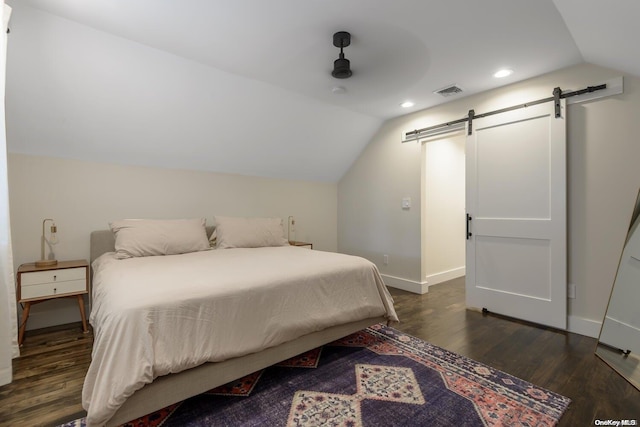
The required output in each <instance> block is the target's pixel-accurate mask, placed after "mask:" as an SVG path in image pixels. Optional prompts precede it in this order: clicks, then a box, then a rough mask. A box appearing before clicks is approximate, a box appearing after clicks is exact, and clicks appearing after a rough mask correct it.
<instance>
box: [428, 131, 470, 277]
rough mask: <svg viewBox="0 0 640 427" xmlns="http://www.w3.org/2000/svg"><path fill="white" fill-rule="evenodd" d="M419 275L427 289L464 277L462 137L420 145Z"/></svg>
mask: <svg viewBox="0 0 640 427" xmlns="http://www.w3.org/2000/svg"><path fill="white" fill-rule="evenodd" d="M422 148H423V152H424V164H423V167H422V169H423V174H424V179H423V185H424V187H423V191H422V198H423V203H422V273H423V276H424V280H426V282H427V286H432V285H436V284H438V283H441V282H444V281H447V280H451V279H453V278H456V277H461V276H464V273H465V235H464V229H465V212H466V211H465V161H464V159H465V135H464V132H458V133H457V134H455V135H451V136H444V137H440V138H436V139H429V140H426V141H424V142H423V147H422Z"/></svg>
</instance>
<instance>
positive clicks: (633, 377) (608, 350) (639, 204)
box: [595, 190, 640, 390]
mask: <svg viewBox="0 0 640 427" xmlns="http://www.w3.org/2000/svg"><path fill="white" fill-rule="evenodd" d="M639 216H640V190H639V191H638V195H637V197H636V203H635V205H634V208H633V211H632V215H631V221H630V223H629V227H628V229H627V236H626V238H625V240H624V245H623V246H622V251H621V252H620V260H619V261H618V268H617V269H616V275H615V279H614V281H613V285H612V286H611V293H610V294H609V301H608V302H607V308H606V310H605V314H604V318H603V319H602V326H601V327H600V334H598V342H597V344H596V350H595V355H596V356H598V357H599V358H600V359H601V360H602V361H603V362H604V363H606V364H607V365H609V366H610V367H611V369H613V370H614V371H615V372H617V373H618V374H620V375H621V376H622V377H624V378H625V379H626V380H627V381H628V382H629V383H630V384H631V385H633V386H634V387H636V388H637V389H639V390H640V355H636V354H634V355H632V356H630V352H629V350H626V351H625V350H623V349H618V348H615V347H613V346H610V345H608V344H606V343H604V342H602V341H601V338H602V331H603V330H604V323H605V321H606V319H607V313H608V312H609V309H610V308H611V300H612V298H613V293H614V291H615V288H616V282H617V280H618V275H619V274H620V267H621V264H622V261H623V258H622V257H623V255H624V250H625V248H626V246H627V243H628V242H629V239H630V238H631V231H632V229H633V228H634V225H635V222H636V221H638V217H639ZM637 228H640V226H638V227H637ZM639 285H640V284H639Z"/></svg>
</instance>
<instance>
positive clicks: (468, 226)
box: [467, 214, 473, 240]
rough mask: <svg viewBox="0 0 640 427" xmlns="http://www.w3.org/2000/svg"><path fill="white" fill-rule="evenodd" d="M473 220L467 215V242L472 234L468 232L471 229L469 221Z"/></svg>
mask: <svg viewBox="0 0 640 427" xmlns="http://www.w3.org/2000/svg"><path fill="white" fill-rule="evenodd" d="M472 219H473V218H471V215H469V214H467V240H469V239H470V238H471V236H473V233H472V232H471V231H469V230H470V229H471V220H472Z"/></svg>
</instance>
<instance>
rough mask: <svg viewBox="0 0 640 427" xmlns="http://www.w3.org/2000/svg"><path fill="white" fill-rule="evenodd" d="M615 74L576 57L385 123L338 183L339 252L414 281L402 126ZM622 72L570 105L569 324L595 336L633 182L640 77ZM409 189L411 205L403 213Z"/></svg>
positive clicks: (416, 169)
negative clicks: (607, 87) (610, 92)
mask: <svg viewBox="0 0 640 427" xmlns="http://www.w3.org/2000/svg"><path fill="white" fill-rule="evenodd" d="M620 75H622V73H620V72H617V71H614V70H608V69H604V68H601V67H596V66H592V65H589V64H583V65H579V66H575V67H570V68H567V69H564V70H560V71H557V72H554V73H550V74H546V75H543V76H540V77H537V78H534V79H531V80H528V81H524V82H520V83H516V84H513V85H510V86H507V87H504V88H501V89H498V90H493V91H489V92H486V93H483V94H479V95H475V96H471V97H468V98H464V99H460V100H458V101H453V102H450V103H447V104H445V105H443V106H439V107H435V108H432V109H428V110H424V111H420V112H417V113H414V114H410V115H407V116H403V117H399V118H396V119H393V120H389V121H388V122H386V123H385V124H384V125H383V126H382V128H381V130H380V131H379V132H378V134H377V135H376V136H375V137H374V138H373V139H372V141H371V142H370V144H369V145H368V146H367V148H366V149H365V150H364V151H363V153H362V155H361V156H360V158H359V159H358V160H357V161H356V162H355V163H354V165H353V166H352V167H351V169H350V170H349V171H348V172H347V173H346V174H345V176H344V177H343V178H342V180H341V181H340V183H339V184H338V250H339V251H341V252H347V253H352V254H358V255H362V256H365V257H367V258H369V259H371V260H372V261H373V262H375V263H376V264H377V265H378V267H379V268H380V270H381V272H382V273H383V274H385V275H388V276H392V277H393V278H392V280H391V281H390V282H394V281H399V282H400V284H402V283H408V284H417V285H419V284H421V283H422V282H423V281H424V277H425V276H424V274H425V272H423V271H421V247H420V234H421V233H420V231H421V230H420V229H421V225H420V212H419V208H417V207H418V206H420V203H415V201H417V200H420V194H421V192H420V171H421V167H422V166H421V155H420V152H421V147H420V144H419V143H416V142H412V143H406V144H401V143H400V136H401V133H402V132H403V131H406V130H412V129H416V128H421V127H424V126H429V125H435V124H439V123H442V122H446V121H450V120H455V119H459V118H461V117H464V116H465V115H466V114H467V111H468V110H469V109H472V108H473V109H474V110H475V111H476V114H480V113H483V112H487V111H491V110H494V109H497V108H502V107H507V106H510V105H515V104H519V103H522V102H527V101H532V100H535V99H539V98H545V97H548V96H551V92H552V90H553V88H554V87H556V86H559V87H561V88H562V89H563V90H571V89H579V88H582V87H586V86H589V85H595V84H599V83H602V82H603V81H605V80H608V79H611V78H614V77H617V76H620ZM624 78H625V81H624V83H625V89H624V94H621V95H616V96H612V97H609V98H604V99H600V100H594V101H591V102H586V103H581V104H575V105H570V106H569V107H568V114H567V125H568V128H567V137H568V239H569V240H568V251H569V253H568V271H569V277H568V281H569V283H573V284H575V285H576V298H575V299H571V300H569V304H568V308H569V310H568V312H569V329H570V330H573V331H576V332H580V333H584V334H586V335H597V333H598V330H599V324H600V322H601V321H602V318H603V316H604V312H605V308H606V306H607V301H608V298H609V293H610V290H611V286H612V284H613V280H614V277H615V272H616V269H617V264H618V261H619V258H620V254H621V251H622V245H623V242H624V238H625V235H626V230H627V228H628V225H629V220H630V216H631V212H632V208H633V203H634V201H635V197H636V194H637V192H638V188H639V187H640V168H639V167H638V159H640V143H639V141H638V137H637V131H636V128H635V126H636V124H637V122H638V119H639V118H640V79H638V78H637V77H633V76H627V75H625V76H624ZM407 195H408V196H411V197H412V198H413V200H414V204H413V207H412V209H411V210H410V211H403V210H402V209H401V206H400V200H401V198H402V197H404V196H407ZM385 253H386V254H388V255H389V265H383V263H382V262H381V260H382V254H385ZM390 284H393V283H390Z"/></svg>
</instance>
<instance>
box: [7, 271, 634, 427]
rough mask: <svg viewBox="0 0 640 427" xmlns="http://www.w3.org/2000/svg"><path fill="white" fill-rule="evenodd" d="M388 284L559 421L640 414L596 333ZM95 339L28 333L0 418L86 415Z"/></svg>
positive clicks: (415, 318) (73, 332)
mask: <svg viewBox="0 0 640 427" xmlns="http://www.w3.org/2000/svg"><path fill="white" fill-rule="evenodd" d="M390 290H391V293H392V294H393V296H394V299H395V306H396V310H397V311H398V315H399V317H400V320H401V323H400V324H399V325H394V327H395V328H396V329H399V330H402V331H404V332H406V333H409V334H411V335H414V336H416V337H419V338H422V339H424V340H426V341H429V342H431V343H433V344H435V345H438V346H440V347H443V348H446V349H448V350H450V351H454V352H456V353H459V354H462V355H464V356H467V357H470V358H472V359H475V360H477V361H479V362H482V363H484V364H487V365H490V366H493V367H494V368H497V369H500V370H502V371H505V372H508V373H510V374H511V375H515V376H517V377H519V378H522V379H524V380H527V381H530V382H532V383H534V384H536V385H538V386H540V387H544V388H547V389H549V390H552V391H555V392H557V393H560V394H562V395H565V396H567V397H569V398H571V399H572V403H571V405H570V406H569V409H568V410H567V412H566V413H565V415H564V416H563V417H562V419H561V420H560V424H559V425H560V426H566V427H574V426H593V425H595V420H597V419H599V420H609V419H614V420H620V419H632V420H638V421H640V391H638V390H637V389H635V388H634V387H633V386H631V385H630V384H629V383H628V382H627V381H625V380H624V379H623V378H622V377H620V376H619V375H618V374H617V373H615V372H614V371H613V370H612V369H611V368H609V367H608V366H607V365H605V364H604V362H602V361H601V360H600V359H599V358H597V357H596V356H595V355H594V350H595V345H596V340H595V339H593V338H588V337H584V336H581V335H576V334H571V333H567V332H562V331H558V330H554V329H549V328H543V327H538V326H534V325H530V324H527V323H525V322H519V321H516V320H513V319H506V318H503V317H501V316H498V315H494V314H483V313H480V312H475V311H469V310H466V309H465V305H464V280H462V279H456V280H453V281H451V282H447V283H443V284H440V285H436V286H432V287H431V288H430V289H429V293H428V294H425V295H415V294H411V293H408V292H404V291H400V290H397V289H390ZM92 343H93V337H92V335H91V334H88V335H84V334H82V332H81V327H80V324H79V323H78V324H77V325H76V324H74V325H66V326H62V327H55V328H48V329H46V330H40V331H29V332H27V335H26V339H25V344H24V347H23V348H22V356H21V357H20V358H19V359H16V360H14V382H13V383H11V384H9V385H6V386H3V387H0V425H1V426H25V427H32V426H55V425H58V424H60V423H62V422H65V421H69V420H72V419H76V418H79V417H81V416H83V415H84V412H83V410H82V406H81V404H80V401H81V392H82V381H83V378H84V375H85V373H86V370H87V368H88V366H89V361H90V357H91V346H92Z"/></svg>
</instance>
